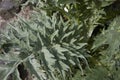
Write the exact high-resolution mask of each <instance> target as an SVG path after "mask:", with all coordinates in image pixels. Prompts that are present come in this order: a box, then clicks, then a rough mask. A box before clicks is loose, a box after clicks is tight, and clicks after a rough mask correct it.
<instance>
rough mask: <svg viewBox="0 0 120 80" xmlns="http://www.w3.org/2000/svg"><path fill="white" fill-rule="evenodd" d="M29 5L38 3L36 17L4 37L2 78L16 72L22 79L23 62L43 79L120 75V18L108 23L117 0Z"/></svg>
mask: <svg viewBox="0 0 120 80" xmlns="http://www.w3.org/2000/svg"><path fill="white" fill-rule="evenodd" d="M29 3H31V4H35V5H34V8H33V9H34V11H33V13H32V14H31V18H30V20H26V19H24V18H22V17H19V19H18V20H17V21H16V22H14V23H10V24H9V25H8V27H7V28H8V31H7V32H6V33H4V34H1V36H0V37H1V38H0V42H1V43H0V48H1V49H0V53H1V55H0V74H1V75H0V78H1V79H2V80H6V79H7V78H8V77H9V76H10V75H12V76H13V77H12V79H14V80H21V77H20V75H21V72H20V71H19V67H18V66H20V65H21V64H22V65H24V68H25V69H27V70H28V71H29V72H30V73H31V75H34V76H35V77H34V78H37V80H44V79H48V80H119V79H120V76H119V74H120V43H119V41H120V37H119V35H120V23H119V20H120V17H117V18H115V19H114V20H113V21H111V20H112V19H113V18H114V15H113V16H112V19H110V20H109V21H106V20H107V19H109V15H107V14H106V12H107V13H109V11H105V10H104V9H107V7H109V6H111V5H112V3H114V1H113V0H104V1H103V0H81V1H79V0H66V1H64V0H30V1H27V2H26V3H25V4H24V5H27V4H29ZM115 14H116V15H118V14H117V13H115ZM105 18H106V19H105ZM107 22H109V23H110V24H109V23H108V24H107V25H109V26H106V27H107V28H106V27H103V26H102V27H103V28H101V30H100V32H99V33H97V34H96V33H94V34H96V35H93V32H94V30H95V28H96V27H98V26H101V25H104V24H106V23H107ZM104 28H105V29H104ZM98 30H99V28H98ZM88 63H89V64H88ZM89 66H90V67H89ZM33 80H34V79H33Z"/></svg>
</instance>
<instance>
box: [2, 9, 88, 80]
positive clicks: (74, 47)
mask: <svg viewBox="0 0 120 80" xmlns="http://www.w3.org/2000/svg"><path fill="white" fill-rule="evenodd" d="M33 16H34V17H33V19H31V20H30V21H26V20H24V19H21V18H20V20H19V21H17V22H16V23H14V24H11V25H10V26H11V27H10V28H9V31H8V33H6V35H5V37H6V39H7V42H6V43H11V44H13V46H11V49H12V48H15V49H16V47H17V48H18V49H19V54H16V53H15V54H13V55H17V57H16V59H17V60H15V61H14V63H12V64H11V66H12V67H11V68H13V70H12V71H10V73H13V72H14V71H15V70H16V69H17V66H18V64H20V63H24V65H25V66H26V67H27V68H29V70H30V72H31V74H34V75H35V76H36V77H37V78H38V79H39V80H41V79H43V78H44V76H43V74H42V72H41V74H40V73H39V72H40V70H39V71H38V70H37V67H36V66H37V65H39V67H38V68H40V69H41V70H43V71H44V74H46V75H47V76H48V77H47V78H50V79H52V80H53V79H54V80H57V79H58V77H57V76H58V75H60V76H61V77H62V78H63V79H66V74H68V73H69V75H71V67H72V66H75V65H77V66H78V67H79V68H80V70H81V73H82V74H83V69H82V66H81V62H80V60H79V59H82V60H83V62H84V63H85V64H86V65H87V66H88V63H87V60H86V58H85V56H84V55H85V53H86V50H85V48H84V47H85V46H86V43H84V42H81V40H82V39H83V38H82V37H83V36H80V35H79V34H80V33H81V27H82V25H79V24H78V23H77V22H75V21H73V20H71V21H64V20H63V18H62V17H61V16H59V17H58V16H57V13H56V14H53V16H52V17H51V18H50V17H48V16H47V15H46V13H45V12H44V11H42V12H41V13H39V12H35V15H33ZM10 52H11V53H10ZM13 52H14V51H11V50H10V51H9V52H8V53H9V55H12V53H13ZM33 59H35V61H36V63H38V64H35V63H34V62H32V61H33ZM16 61H17V62H16ZM9 62H10V63H11V61H9ZM15 64H17V65H15ZM14 65H15V66H14ZM8 67H9V65H8ZM1 69H3V67H1ZM3 71H4V69H3ZM6 73H8V72H6ZM10 73H9V74H10ZM9 74H8V75H9ZM56 74H58V75H56ZM17 76H18V75H17ZM1 77H3V76H1ZM2 79H3V80H4V79H6V78H5V77H3V78H2Z"/></svg>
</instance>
